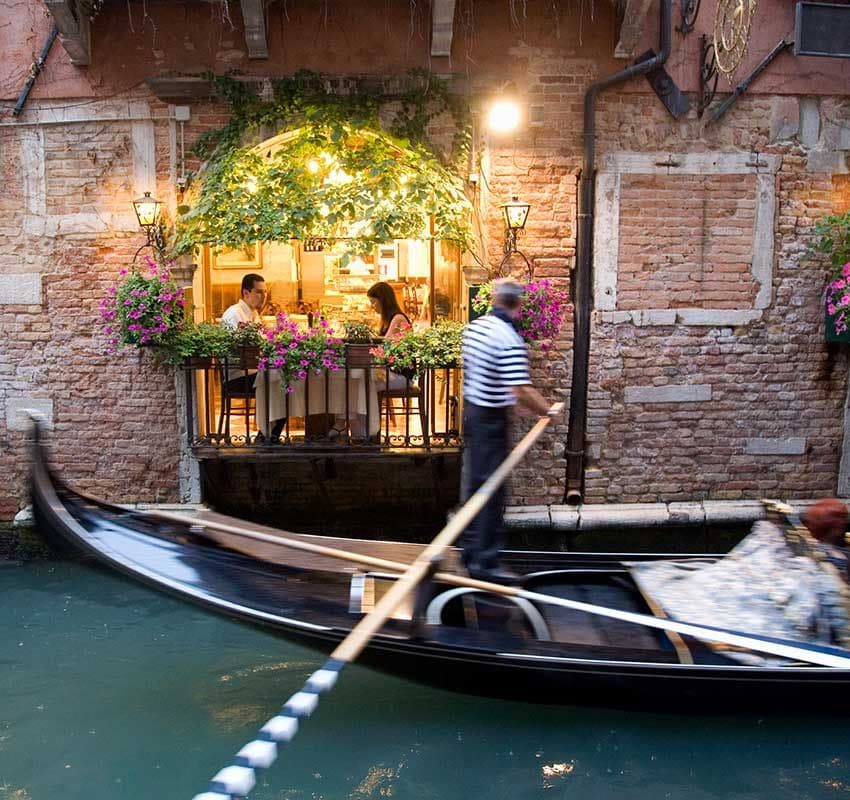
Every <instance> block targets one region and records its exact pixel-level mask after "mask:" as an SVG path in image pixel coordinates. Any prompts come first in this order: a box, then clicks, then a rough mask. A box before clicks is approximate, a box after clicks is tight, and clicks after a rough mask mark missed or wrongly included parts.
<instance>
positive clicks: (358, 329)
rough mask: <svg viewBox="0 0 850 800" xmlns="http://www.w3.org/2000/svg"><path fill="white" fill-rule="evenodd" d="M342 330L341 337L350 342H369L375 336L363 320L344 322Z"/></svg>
mask: <svg viewBox="0 0 850 800" xmlns="http://www.w3.org/2000/svg"><path fill="white" fill-rule="evenodd" d="M343 331H344V333H343V337H342V338H343V339H344V340H345V341H346V342H351V343H352V344H371V343H372V340H373V339H374V338H375V334H374V332H373V331H372V329H371V328H370V327H369V326H368V325H367V324H366V323H365V322H346V323H345V324H344V325H343Z"/></svg>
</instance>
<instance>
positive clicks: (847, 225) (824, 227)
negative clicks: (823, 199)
mask: <svg viewBox="0 0 850 800" xmlns="http://www.w3.org/2000/svg"><path fill="white" fill-rule="evenodd" d="M815 237H816V240H815V242H814V244H813V245H812V250H813V251H814V252H815V253H822V254H824V255H826V256H828V257H829V263H830V267H831V268H832V277H833V278H841V277H842V268H843V267H844V265H845V264H846V263H847V262H848V261H850V211H847V212H846V213H844V214H834V215H832V216H829V217H824V218H823V219H821V220H820V221H819V222H818V223H817V224H816V225H815Z"/></svg>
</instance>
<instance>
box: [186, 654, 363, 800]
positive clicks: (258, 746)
mask: <svg viewBox="0 0 850 800" xmlns="http://www.w3.org/2000/svg"><path fill="white" fill-rule="evenodd" d="M345 665H346V662H345V661H341V660H339V659H336V658H331V659H328V660H327V661H326V662H325V663H324V664H323V665H322V667H321V669H317V670H316V671H315V672H314V673H313V674H312V675H311V676H310V677H309V678H308V679H307V682H306V683H305V684H304V688H303V689H301V691H300V692H296V693H295V694H294V695H292V697H290V698H289V700H287V701H286V703H284V705H283V708H282V709H281V711H280V713H279V714H277V715H275V716H274V717H272V718H271V719H270V720H268V722H266V724H265V725H263V727H262V728H260V732H259V734H258V735H257V738H256V739H254V740H253V741H251V742H248V744H246V745H245V746H244V747H243V748H242V749H241V750H240V751H239V752H238V753H237V754H236V755H235V756H234V758H233V763H232V764H229V765H228V766H226V767H224V768H223V769H220V770H219V771H218V772H217V773H216V774H215V775H213V777H212V780H211V781H210V786H209V789H207V791H205V792H202V793H201V794H197V795H195V797H194V800H238V799H239V798H244V797H247V795H248V793H249V792H250V791H251V790H252V789H253V788H254V786H255V785H256V783H257V776H256V770H258V769H268V768H269V767H270V766H271V765H272V764H273V763H274V762H275V760H276V759H277V756H278V750H279V749H280V747H281V746H283V745H285V744H288V743H289V742H291V741H292V739H293V738H294V737H295V734H296V733H298V726H299V724H300V722H301V720H302V719H306V718H307V717H309V716H310V715H311V714H312V713H313V712H314V711H315V710H316V706H317V705H318V704H319V695H320V694H324V693H325V692H327V691H330V690H331V689H332V688H333V687H334V684H335V683H336V681H337V678H338V677H339V673H340V671H341V670H342V668H343V667H344V666H345Z"/></svg>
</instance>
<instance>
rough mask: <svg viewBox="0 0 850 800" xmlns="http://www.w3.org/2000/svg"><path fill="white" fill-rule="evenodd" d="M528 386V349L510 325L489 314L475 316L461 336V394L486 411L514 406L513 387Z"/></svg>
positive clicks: (529, 380) (529, 381) (529, 379)
mask: <svg viewBox="0 0 850 800" xmlns="http://www.w3.org/2000/svg"><path fill="white" fill-rule="evenodd" d="M530 383H531V375H530V374H529V371H528V347H527V346H526V344H525V342H524V341H523V340H522V337H521V336H520V335H519V334H518V333H517V332H516V331H515V330H514V329H513V327H512V326H511V325H509V324H508V323H507V322H504V321H503V320H501V319H499V318H498V317H496V316H494V315H493V314H487V315H486V316H484V317H479V318H478V319H476V320H475V321H474V322H471V323H470V324H469V325H467V327H466V331H465V332H464V335H463V395H464V397H465V398H466V400H467V401H469V402H470V403H472V404H473V405H476V406H484V407H486V408H504V407H505V406H512V405H514V404H515V403H516V397H515V396H514V393H513V391H512V387H514V386H527V385H529V384H530Z"/></svg>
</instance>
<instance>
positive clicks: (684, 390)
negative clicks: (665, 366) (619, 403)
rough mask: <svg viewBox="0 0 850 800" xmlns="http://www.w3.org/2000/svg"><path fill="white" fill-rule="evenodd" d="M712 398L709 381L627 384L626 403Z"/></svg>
mask: <svg viewBox="0 0 850 800" xmlns="http://www.w3.org/2000/svg"><path fill="white" fill-rule="evenodd" d="M707 400H711V386H710V385H709V384H707V383H687V384H677V385H673V386H627V387H626V390H625V393H624V397H623V401H624V402H626V403H702V402H705V401H707Z"/></svg>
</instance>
